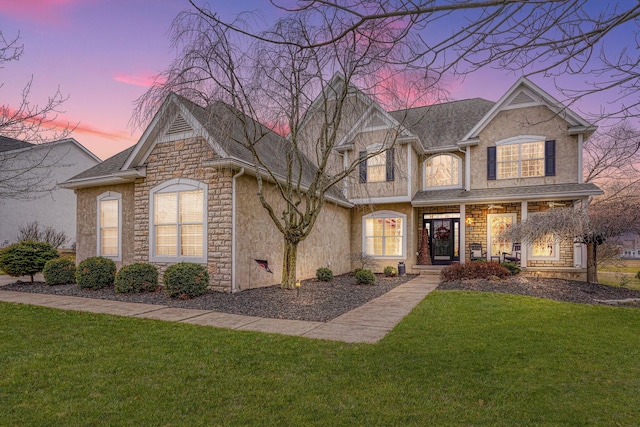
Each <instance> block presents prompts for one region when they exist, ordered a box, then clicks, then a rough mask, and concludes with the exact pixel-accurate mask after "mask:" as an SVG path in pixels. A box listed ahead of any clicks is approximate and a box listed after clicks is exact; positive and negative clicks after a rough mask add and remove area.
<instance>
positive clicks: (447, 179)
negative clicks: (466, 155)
mask: <svg viewBox="0 0 640 427" xmlns="http://www.w3.org/2000/svg"><path fill="white" fill-rule="evenodd" d="M460 165H461V160H460V158H459V157H458V156H454V155H453V154H438V155H436V156H433V157H429V158H428V159H427V160H426V161H425V165H424V169H425V171H424V176H425V187H460V183H461V181H462V177H461V175H462V168H461V167H460Z"/></svg>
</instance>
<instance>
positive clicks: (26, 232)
mask: <svg viewBox="0 0 640 427" xmlns="http://www.w3.org/2000/svg"><path fill="white" fill-rule="evenodd" d="M17 240H18V242H44V243H48V244H50V245H51V246H53V247H54V248H56V249H58V248H59V247H60V246H62V245H64V244H65V243H66V242H67V241H68V240H69V237H68V236H67V234H66V233H65V232H64V231H56V229H55V228H53V227H51V226H50V225H48V226H46V227H42V228H41V226H40V223H39V222H38V221H34V222H30V223H28V224H26V225H24V226H22V227H20V228H18V236H17Z"/></svg>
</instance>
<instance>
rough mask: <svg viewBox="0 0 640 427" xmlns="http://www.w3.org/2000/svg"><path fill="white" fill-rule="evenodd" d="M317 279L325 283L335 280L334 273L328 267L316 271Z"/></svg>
mask: <svg viewBox="0 0 640 427" xmlns="http://www.w3.org/2000/svg"><path fill="white" fill-rule="evenodd" d="M316 277H317V278H318V280H321V281H323V282H330V281H332V280H333V271H331V269H330V268H327V267H320V268H319V269H317V270H316Z"/></svg>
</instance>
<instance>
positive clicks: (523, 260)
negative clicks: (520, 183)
mask: <svg viewBox="0 0 640 427" xmlns="http://www.w3.org/2000/svg"><path fill="white" fill-rule="evenodd" d="M528 217H529V202H527V201H526V200H523V201H522V202H520V221H526V220H527V218H528ZM528 253H529V248H528V247H527V245H521V246H520V267H521V268H524V267H526V266H527V254H528Z"/></svg>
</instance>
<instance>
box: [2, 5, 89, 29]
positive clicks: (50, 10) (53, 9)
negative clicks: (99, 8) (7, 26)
mask: <svg viewBox="0 0 640 427" xmlns="http://www.w3.org/2000/svg"><path fill="white" fill-rule="evenodd" d="M82 1H85V0H18V1H16V0H0V15H6V16H9V17H11V18H17V19H26V20H30V21H36V22H42V23H48V24H56V23H59V22H61V21H64V15H65V14H64V13H62V12H63V10H62V9H63V8H65V7H68V6H72V5H73V4H76V3H80V2H82Z"/></svg>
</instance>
